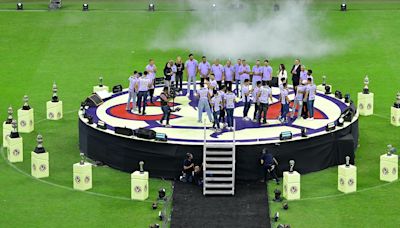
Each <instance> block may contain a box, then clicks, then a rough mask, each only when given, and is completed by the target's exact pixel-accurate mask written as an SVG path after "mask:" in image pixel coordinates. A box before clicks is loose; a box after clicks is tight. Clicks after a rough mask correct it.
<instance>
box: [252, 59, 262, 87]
mask: <svg viewBox="0 0 400 228" xmlns="http://www.w3.org/2000/svg"><path fill="white" fill-rule="evenodd" d="M252 73H253V79H252V80H251V82H252V84H251V88H252V89H254V88H256V87H257V82H260V81H261V79H262V74H263V67H262V66H261V65H260V60H258V59H257V61H256V65H254V66H253V69H252Z"/></svg>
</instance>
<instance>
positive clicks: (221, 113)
mask: <svg viewBox="0 0 400 228" xmlns="http://www.w3.org/2000/svg"><path fill="white" fill-rule="evenodd" d="M219 122H222V123H225V109H224V108H221V110H219Z"/></svg>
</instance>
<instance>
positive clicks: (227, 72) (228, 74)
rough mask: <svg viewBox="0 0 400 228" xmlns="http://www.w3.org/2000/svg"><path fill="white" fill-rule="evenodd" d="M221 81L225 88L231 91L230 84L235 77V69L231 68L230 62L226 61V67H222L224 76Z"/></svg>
mask: <svg viewBox="0 0 400 228" xmlns="http://www.w3.org/2000/svg"><path fill="white" fill-rule="evenodd" d="M223 75H224V76H223V80H224V84H225V86H226V88H229V89H230V90H231V91H232V82H233V79H234V77H235V67H234V66H232V63H231V61H230V60H228V61H226V65H225V66H224V74H223Z"/></svg>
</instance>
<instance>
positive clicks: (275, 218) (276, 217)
mask: <svg viewBox="0 0 400 228" xmlns="http://www.w3.org/2000/svg"><path fill="white" fill-rule="evenodd" d="M278 220H279V212H278V211H277V212H276V213H275V215H274V221H275V222H277V221H278Z"/></svg>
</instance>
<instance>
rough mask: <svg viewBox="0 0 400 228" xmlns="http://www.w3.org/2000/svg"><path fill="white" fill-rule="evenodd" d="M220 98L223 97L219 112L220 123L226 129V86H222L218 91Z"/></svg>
mask: <svg viewBox="0 0 400 228" xmlns="http://www.w3.org/2000/svg"><path fill="white" fill-rule="evenodd" d="M217 92H218V94H219V96H221V107H220V111H219V122H220V123H222V124H223V125H224V127H226V124H225V94H226V86H225V85H222V86H221V88H220V90H218V91H217Z"/></svg>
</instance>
